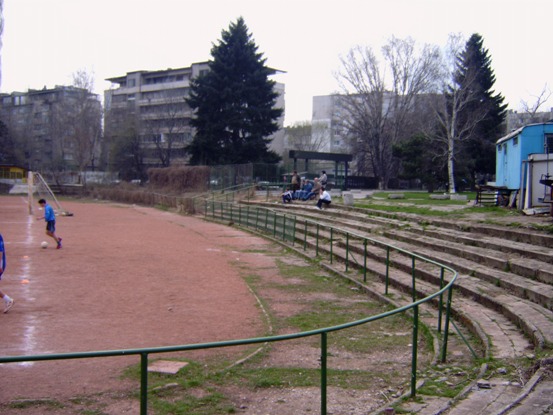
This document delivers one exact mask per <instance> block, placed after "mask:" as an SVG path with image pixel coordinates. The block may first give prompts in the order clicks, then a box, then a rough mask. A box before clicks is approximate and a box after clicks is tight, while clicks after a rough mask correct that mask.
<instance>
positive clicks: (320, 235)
mask: <svg viewBox="0 0 553 415" xmlns="http://www.w3.org/2000/svg"><path fill="white" fill-rule="evenodd" d="M204 203H205V205H204V206H203V209H204V212H205V216H206V217H210V218H213V219H220V220H230V221H232V222H234V223H236V224H237V225H239V226H242V227H245V228H249V229H253V230H255V231H257V232H262V233H265V234H267V235H268V236H272V237H273V238H275V239H278V240H281V241H282V242H283V243H287V244H291V245H294V244H296V243H297V242H301V243H302V244H301V245H302V247H303V249H304V250H306V249H308V247H311V248H313V249H314V250H315V251H316V253H317V255H319V254H320V253H325V254H329V255H330V260H331V262H332V261H336V260H338V257H337V256H335V255H334V252H335V249H333V246H335V245H336V246H340V245H341V247H340V249H341V250H345V252H346V258H353V253H354V252H355V249H354V246H353V243H352V240H353V239H355V240H360V241H362V249H361V252H363V253H364V258H363V261H362V264H363V265H362V266H363V269H364V271H363V275H364V277H363V278H364V279H365V280H366V269H367V261H368V255H367V251H368V249H367V245H368V244H369V243H370V244H372V245H375V246H379V247H380V248H382V249H383V252H385V253H386V276H387V277H386V280H387V279H388V275H389V267H390V252H391V251H395V252H397V253H401V254H402V255H405V256H407V257H409V258H411V261H412V269H411V275H412V302H411V303H409V304H406V305H404V306H401V307H398V308H396V309H394V310H391V311H388V312H385V313H381V314H378V315H374V316H370V317H367V318H364V319H360V320H356V321H352V322H349V323H346V324H341V325H337V326H332V327H325V328H320V329H317V330H311V331H305V332H300V333H292V334H286V335H277V336H269V337H257V338H250V339H240V340H230V341H221V342H212V343H198V344H189V345H177V346H166V347H154V348H141V349H120V350H104V351H95V352H79V353H62V354H42V355H29V356H0V364H6V363H17V362H35V361H49V360H68V359H88V358H101V357H113V356H129V355H136V356H139V357H140V414H141V415H147V413H148V370H147V369H148V359H149V356H150V355H152V354H159V353H170V352H182V351H188V350H199V349H212V348H222V347H231V346H239V345H251V344H258V343H270V342H278V341H286V340H292V339H298V338H303V337H310V336H320V337H321V340H320V345H321V346H320V348H321V351H320V353H321V356H320V361H321V380H320V389H321V394H320V396H321V415H326V414H327V370H328V367H327V355H328V351H327V336H328V334H329V333H331V332H335V331H339V330H344V329H348V328H351V327H355V326H359V325H362V324H367V323H370V322H373V321H376V320H380V319H382V318H386V317H389V316H392V315H395V314H399V313H404V312H408V311H410V310H412V314H413V333H412V337H413V341H412V352H411V353H412V354H411V356H412V362H411V397H415V395H416V379H417V355H418V350H417V347H418V341H417V340H418V327H419V306H420V305H422V304H424V303H427V302H429V301H432V300H433V299H435V298H438V299H439V318H438V331H441V330H442V314H443V313H445V322H444V324H443V331H444V334H443V337H442V345H441V352H440V354H441V360H442V361H445V359H446V353H447V341H448V332H449V316H450V310H451V301H452V291H453V284H454V282H455V280H456V278H457V272H456V271H455V270H453V269H452V268H450V267H448V266H446V265H443V264H440V263H438V262H436V261H432V260H429V259H426V258H424V257H422V256H420V255H417V254H413V253H411V252H408V251H406V250H403V249H400V248H397V247H394V246H392V245H387V244H384V243H382V242H379V241H376V240H374V239H371V238H366V237H364V236H361V235H356V234H354V233H352V232H346V231H344V230H341V229H339V228H335V227H330V226H323V225H320V224H318V223H316V222H313V221H306V220H298V219H297V218H296V217H295V216H293V215H284V214H281V213H277V212H274V211H271V210H270V209H265V208H259V207H255V208H252V207H249V206H241V205H236V204H233V203H228V202H219V201H215V200H207V201H204ZM337 235H342V238H344V237H345V239H346V242H345V243H344V242H340V243H338V242H337ZM350 253H351V254H352V255H350ZM352 260H353V259H352ZM349 261H350V260H346V261H345V262H346V266H348V265H347V264H348V262H349ZM416 261H419V262H424V263H426V264H429V265H431V266H433V267H435V268H436V270H437V271H439V273H440V281H441V283H440V289H439V290H438V291H436V292H435V293H432V294H431V295H428V296H426V297H424V298H421V299H417V294H416V289H415V287H416V286H415V282H416V274H417V272H416V267H415V265H416ZM355 262H356V264H357V266H359V262H357V261H355ZM446 273H448V274H449V275H450V279H449V281H448V282H447V283H446V281H445V274H446ZM387 287H388V281H386V291H387V289H388V288H387ZM444 295H447V299H446V300H445V306H444V304H443V296H444Z"/></svg>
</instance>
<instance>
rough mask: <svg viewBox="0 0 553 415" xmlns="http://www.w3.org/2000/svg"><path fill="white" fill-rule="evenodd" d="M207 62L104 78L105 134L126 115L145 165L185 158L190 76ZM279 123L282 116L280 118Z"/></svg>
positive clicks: (114, 133) (189, 130)
mask: <svg viewBox="0 0 553 415" xmlns="http://www.w3.org/2000/svg"><path fill="white" fill-rule="evenodd" d="M208 70H209V66H208V63H207V62H201V63H194V64H192V65H191V66H190V67H186V68H178V69H165V70H158V71H135V72H128V73H127V74H126V75H123V76H118V77H114V78H109V79H107V80H108V81H110V82H111V83H112V85H113V86H114V87H113V88H112V89H109V90H107V91H105V93H104V97H105V104H104V105H105V110H106V122H105V135H106V137H109V138H110V139H115V138H116V137H117V135H118V134H120V133H119V131H121V127H122V125H123V124H124V122H125V120H128V117H129V115H131V116H132V117H134V120H135V122H136V123H137V130H138V131H137V133H138V135H139V139H140V145H141V147H142V150H143V152H144V160H143V162H144V164H145V165H146V166H150V167H153V166H157V167H167V166H170V165H178V164H184V163H186V161H187V160H188V157H187V155H186V153H185V148H186V146H187V145H188V144H190V142H191V140H192V137H193V134H194V132H193V128H192V127H191V125H190V119H191V118H192V115H193V114H192V110H191V109H190V107H189V106H188V104H187V103H186V98H187V97H188V96H189V93H190V83H191V80H192V79H194V78H195V77H197V76H198V75H200V74H202V73H203V72H204V71H208ZM275 87H276V89H277V91H278V92H279V102H277V106H280V105H282V108H284V98H283V97H284V86H283V85H282V84H276V86H275ZM280 123H281V126H282V123H283V121H282V119H281V120H280Z"/></svg>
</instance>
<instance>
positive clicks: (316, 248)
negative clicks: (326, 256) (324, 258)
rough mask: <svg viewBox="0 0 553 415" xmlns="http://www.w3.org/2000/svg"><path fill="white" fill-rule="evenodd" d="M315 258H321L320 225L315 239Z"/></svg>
mask: <svg viewBox="0 0 553 415" xmlns="http://www.w3.org/2000/svg"><path fill="white" fill-rule="evenodd" d="M315 256H319V224H318V223H317V235H316V237H315Z"/></svg>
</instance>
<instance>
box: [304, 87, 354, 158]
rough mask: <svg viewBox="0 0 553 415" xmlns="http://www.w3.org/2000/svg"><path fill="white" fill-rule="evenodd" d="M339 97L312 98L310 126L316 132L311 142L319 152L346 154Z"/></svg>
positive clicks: (323, 96)
mask: <svg viewBox="0 0 553 415" xmlns="http://www.w3.org/2000/svg"><path fill="white" fill-rule="evenodd" d="M339 100H340V95H338V94H333V95H320V96H314V97H313V116H312V118H311V125H312V128H313V131H315V132H316V134H315V136H314V137H312V140H315V141H316V142H317V143H318V147H319V149H318V150H317V151H319V152H326V153H347V152H349V151H351V150H350V146H349V145H348V142H347V140H346V136H345V131H344V129H343V114H342V109H341V106H340V105H339Z"/></svg>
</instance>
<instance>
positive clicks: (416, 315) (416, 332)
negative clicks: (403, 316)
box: [411, 305, 419, 398]
mask: <svg viewBox="0 0 553 415" xmlns="http://www.w3.org/2000/svg"><path fill="white" fill-rule="evenodd" d="M418 337H419V306H418V305H416V306H415V307H414V309H413V340H412V344H413V346H412V350H411V358H412V361H411V398H414V397H415V396H416V394H417V350H418V344H417V343H418V341H417V340H418Z"/></svg>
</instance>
